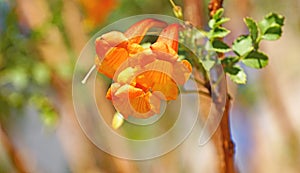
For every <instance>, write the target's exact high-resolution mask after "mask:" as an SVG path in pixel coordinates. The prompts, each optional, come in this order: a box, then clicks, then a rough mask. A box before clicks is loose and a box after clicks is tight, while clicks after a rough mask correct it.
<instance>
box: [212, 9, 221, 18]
mask: <svg viewBox="0 0 300 173" xmlns="http://www.w3.org/2000/svg"><path fill="white" fill-rule="evenodd" d="M223 14H224V9H223V8H220V9H218V10H217V11H216V13H215V14H214V15H213V17H212V18H213V19H215V20H218V19H220V18H221V17H222V16H223Z"/></svg>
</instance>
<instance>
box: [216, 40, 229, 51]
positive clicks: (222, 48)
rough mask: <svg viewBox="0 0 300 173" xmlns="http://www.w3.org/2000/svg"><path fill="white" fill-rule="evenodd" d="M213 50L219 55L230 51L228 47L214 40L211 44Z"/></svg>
mask: <svg viewBox="0 0 300 173" xmlns="http://www.w3.org/2000/svg"><path fill="white" fill-rule="evenodd" d="M212 47H213V50H214V51H216V52H220V53H226V52H229V51H231V49H230V47H229V46H228V45H227V44H226V43H224V42H223V41H221V40H214V41H213V42H212Z"/></svg>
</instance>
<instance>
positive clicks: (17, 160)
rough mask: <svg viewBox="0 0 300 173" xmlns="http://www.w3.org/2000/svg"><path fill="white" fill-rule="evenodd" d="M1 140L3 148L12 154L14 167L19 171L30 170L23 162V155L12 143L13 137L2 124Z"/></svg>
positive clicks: (0, 127) (23, 172) (22, 172)
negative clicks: (11, 137)
mask: <svg viewBox="0 0 300 173" xmlns="http://www.w3.org/2000/svg"><path fill="white" fill-rule="evenodd" d="M0 141H1V143H2V145H3V148H4V149H5V151H6V152H7V154H8V155H9V156H10V159H11V163H12V164H13V166H14V168H15V169H16V171H17V172H19V173H26V172H28V170H27V168H26V166H25V165H24V163H23V162H22V159H21V156H20V154H19V153H18V151H17V150H16V148H15V146H14V144H13V143H12V141H11V139H10V138H9V136H8V135H7V133H6V131H5V129H4V128H3V127H2V126H1V124H0Z"/></svg>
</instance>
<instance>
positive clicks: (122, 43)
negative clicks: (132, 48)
mask: <svg viewBox="0 0 300 173" xmlns="http://www.w3.org/2000/svg"><path fill="white" fill-rule="evenodd" d="M95 44H96V52H97V55H98V57H99V58H100V59H102V58H104V56H105V54H106V53H107V52H108V50H109V49H110V48H112V47H117V46H118V47H124V48H126V47H127V44H128V39H127V38H126V37H125V36H124V34H123V33H121V32H118V31H111V32H109V33H106V34H103V35H102V36H100V37H98V38H97V39H96V42H95Z"/></svg>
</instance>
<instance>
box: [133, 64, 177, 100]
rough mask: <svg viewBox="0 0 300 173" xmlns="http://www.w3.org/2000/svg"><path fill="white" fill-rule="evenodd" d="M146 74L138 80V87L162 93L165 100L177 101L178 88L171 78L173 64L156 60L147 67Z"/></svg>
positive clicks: (138, 77)
mask: <svg viewBox="0 0 300 173" xmlns="http://www.w3.org/2000/svg"><path fill="white" fill-rule="evenodd" d="M144 71H145V72H144V73H141V74H140V75H139V76H137V78H136V85H137V86H142V87H143V88H147V89H148V90H152V91H158V92H161V93H162V95H163V96H164V97H161V99H164V100H175V99H176V98H177V95H178V87H177V85H176V83H175V82H174V80H173V79H172V78H171V77H172V73H173V66H172V63H170V62H168V61H162V60H156V61H154V62H152V63H150V64H148V65H146V66H145V69H144Z"/></svg>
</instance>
